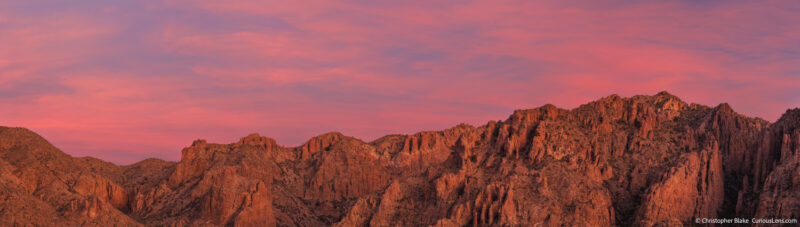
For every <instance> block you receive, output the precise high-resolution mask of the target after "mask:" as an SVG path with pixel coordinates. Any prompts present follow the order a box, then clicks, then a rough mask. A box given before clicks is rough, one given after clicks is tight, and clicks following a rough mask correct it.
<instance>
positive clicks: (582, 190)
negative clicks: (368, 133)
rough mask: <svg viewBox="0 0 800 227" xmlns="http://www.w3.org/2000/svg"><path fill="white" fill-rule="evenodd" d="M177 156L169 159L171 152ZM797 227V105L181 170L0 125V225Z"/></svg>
mask: <svg viewBox="0 0 800 227" xmlns="http://www.w3.org/2000/svg"><path fill="white" fill-rule="evenodd" d="M176 152H177V151H176ZM697 218H708V219H714V218H745V219H751V218H767V219H769V218H775V219H787V218H794V219H797V218H800V109H789V110H787V111H786V113H784V114H783V116H782V117H781V118H780V119H778V120H777V121H776V122H768V121H765V120H762V119H759V118H751V117H747V116H744V115H741V114H738V113H736V112H734V111H733V109H732V108H731V107H730V106H729V105H728V104H720V105H717V106H715V107H709V106H704V105H700V104H694V103H692V104H689V103H686V102H684V101H682V100H681V99H679V98H678V97H675V96H673V95H671V94H669V93H667V92H660V93H658V94H655V95H649V96H648V95H639V96H633V97H620V96H618V95H611V96H608V97H604V98H601V99H599V100H596V101H593V102H590V103H587V104H584V105H581V106H579V107H577V108H574V109H571V110H566V109H560V108H557V107H556V106H554V105H544V106H541V107H538V108H534V109H527V110H517V111H514V112H513V113H512V114H511V115H510V116H509V117H508V118H507V119H506V120H502V121H489V122H488V123H486V124H485V125H482V126H478V127H475V126H471V125H466V124H461V125H457V126H455V127H452V128H448V129H444V130H442V131H426V132H419V133H416V134H413V135H388V136H384V137H381V138H379V139H376V140H374V141H371V142H365V141H362V140H359V139H357V138H353V137H349V136H346V135H343V134H341V133H337V132H332V133H327V134H323V135H319V136H316V137H313V138H311V139H309V140H308V141H307V142H306V143H304V144H303V145H301V146H298V147H284V146H281V145H279V144H278V143H277V142H276V141H275V140H274V139H271V138H268V137H264V136H261V135H258V134H252V135H248V136H246V137H243V138H241V139H240V140H239V141H237V142H234V143H230V144H215V143H209V142H207V141H205V140H196V141H194V142H193V143H192V144H191V145H190V146H188V147H186V148H184V149H183V150H182V151H181V160H180V161H179V162H171V161H164V160H158V159H147V160H143V161H141V162H138V163H135V164H131V165H126V166H118V165H115V164H113V163H109V162H106V161H103V160H99V159H95V158H91V157H82V158H76V157H71V156H69V155H67V154H65V153H63V152H61V151H60V150H59V149H58V148H56V147H54V146H53V145H51V144H50V143H49V142H48V141H46V140H45V139H44V138H42V137H41V136H39V135H37V134H36V133H35V132H32V131H30V130H27V129H24V128H9V127H0V226H75V225H83V226H111V225H113V226H684V225H693V224H696V223H695V219H697Z"/></svg>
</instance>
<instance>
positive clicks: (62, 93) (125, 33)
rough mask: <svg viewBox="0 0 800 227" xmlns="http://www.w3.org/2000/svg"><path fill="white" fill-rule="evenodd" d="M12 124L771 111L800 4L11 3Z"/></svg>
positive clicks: (168, 134)
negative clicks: (679, 107) (658, 109)
mask: <svg viewBox="0 0 800 227" xmlns="http://www.w3.org/2000/svg"><path fill="white" fill-rule="evenodd" d="M0 6H2V7H0V43H2V45H3V46H2V49H3V51H0V105H3V107H4V108H2V109H0V124H2V125H11V126H25V127H29V128H31V129H33V130H36V131H38V132H41V133H43V134H44V135H45V136H46V137H47V138H48V139H50V140H52V141H53V142H54V143H55V144H56V145H57V146H59V147H61V148H62V149H64V150H65V151H66V152H68V153H71V154H75V155H79V156H82V155H91V156H96V157H100V158H104V159H109V160H114V161H115V162H118V163H131V162H133V161H137V160H140V159H143V158H146V157H149V156H157V157H160V158H166V159H173V160H174V159H177V157H178V156H179V150H180V148H181V147H182V146H185V145H187V144H189V143H190V142H191V141H192V140H193V139H195V138H208V139H210V140H212V141H216V142H230V141H234V140H235V139H236V138H237V137H241V136H243V135H246V134H248V133H251V132H259V133H262V134H264V135H267V136H271V137H275V138H276V139H277V140H278V141H279V142H280V143H283V144H287V145H297V144H300V143H302V142H303V140H304V139H305V138H307V137H309V136H313V135H316V134H321V133H324V132H327V131H334V130H336V131H342V132H344V133H345V134H349V135H354V136H357V137H360V138H363V139H366V140H369V139H374V138H376V137H377V136H380V135H383V134H390V133H412V132H416V131H419V130H433V129H441V128H444V127H449V126H452V125H455V124H457V123H460V122H466V123H472V124H482V123H484V122H485V121H487V120H490V119H502V118H505V116H506V115H507V114H509V113H510V112H511V110H513V109H517V108H531V107H536V106H539V105H542V104H545V103H553V104H556V105H558V106H561V107H566V108H571V107H575V106H577V105H579V104H582V103H585V102H587V101H590V100H593V99H596V98H597V97H601V96H605V95H608V94H610V93H618V94H621V95H634V94H654V93H656V92H658V91H661V90H668V91H670V92H672V93H675V94H677V95H679V96H681V97H683V98H684V99H685V100H687V101H690V102H698V103H703V104H708V105H715V104H717V103H720V102H729V103H731V105H732V106H733V107H734V108H735V109H736V110H737V111H740V112H742V113H744V114H747V115H751V116H759V117H763V118H765V119H768V120H775V119H777V118H778V116H779V115H780V114H781V113H783V111H784V110H785V109H786V108H789V107H796V106H800V93H798V92H796V91H797V90H798V89H799V88H800V82H799V81H800V23H798V22H797V21H800V14H798V13H797V12H800V7H798V6H797V4H794V3H793V2H792V1H768V2H763V1H762V2H754V1H726V2H696V1H676V2H638V3H630V2H623V1H610V0H609V1H536V2H534V1H514V0H508V1H483V0H476V1H462V2H458V3H453V2H449V1H401V2H398V1H361V0H348V1H336V2H334V1H311V2H308V1H304V2H292V1H261V0H258V1H256V0H233V1H211V0H165V1H148V2H141V1H112V2H109V1H99V0H92V1H84V2H81V3H67V2H49V1H41V2H39V1H6V2H1V3H0Z"/></svg>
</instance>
